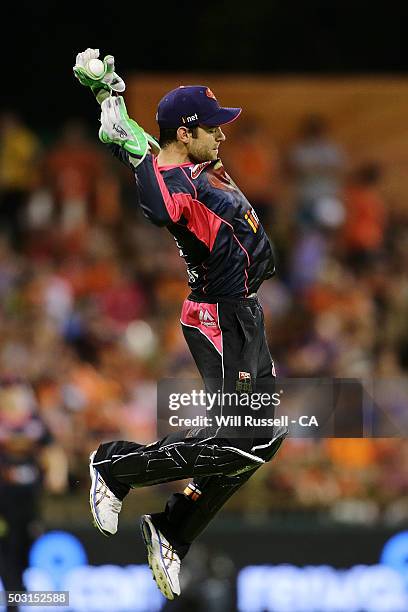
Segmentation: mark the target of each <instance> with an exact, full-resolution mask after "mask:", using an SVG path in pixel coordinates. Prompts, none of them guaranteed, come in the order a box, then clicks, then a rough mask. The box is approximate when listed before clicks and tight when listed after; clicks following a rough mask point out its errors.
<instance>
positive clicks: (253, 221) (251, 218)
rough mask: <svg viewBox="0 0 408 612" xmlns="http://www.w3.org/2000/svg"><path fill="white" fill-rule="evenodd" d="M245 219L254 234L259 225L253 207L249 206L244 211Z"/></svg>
mask: <svg viewBox="0 0 408 612" xmlns="http://www.w3.org/2000/svg"><path fill="white" fill-rule="evenodd" d="M245 221H246V222H247V223H248V224H249V225H250V226H251V229H252V231H253V232H254V234H256V232H257V231H258V227H259V219H258V216H257V214H256V212H255V211H254V209H253V208H250V209H249V210H247V212H246V213H245Z"/></svg>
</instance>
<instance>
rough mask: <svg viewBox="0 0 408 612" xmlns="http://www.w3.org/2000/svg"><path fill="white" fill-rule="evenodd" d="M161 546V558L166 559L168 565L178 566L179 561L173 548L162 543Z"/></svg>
mask: <svg viewBox="0 0 408 612" xmlns="http://www.w3.org/2000/svg"><path fill="white" fill-rule="evenodd" d="M161 545H162V548H164V549H165V552H164V554H163V558H164V559H167V560H168V561H170V564H171V563H173V562H175V563H177V564H178V565H180V559H179V557H178V554H177V553H176V551H175V549H174V548H173V546H171V545H170V544H169V545H167V544H165V543H164V542H163V541H162V543H161Z"/></svg>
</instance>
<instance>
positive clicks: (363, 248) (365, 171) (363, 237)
mask: <svg viewBox="0 0 408 612" xmlns="http://www.w3.org/2000/svg"><path fill="white" fill-rule="evenodd" d="M381 176H382V169H381V167H380V165H379V164H377V163H375V162H367V163H365V164H363V165H361V166H360V167H359V168H357V170H356V171H355V172H354V173H353V174H352V176H351V180H350V182H349V185H348V187H347V188H346V191H345V207H346V218H345V222H344V225H343V227H342V229H341V230H340V241H341V244H342V246H343V248H345V250H346V256H347V260H348V263H349V264H350V265H351V266H353V267H357V268H360V267H361V266H364V264H367V263H369V262H370V261H371V260H372V259H373V258H375V256H376V255H379V254H380V252H381V249H382V247H383V242H384V230H385V226H386V210H385V203H384V200H383V197H382V195H381V192H380V189H379V183H380V180H381Z"/></svg>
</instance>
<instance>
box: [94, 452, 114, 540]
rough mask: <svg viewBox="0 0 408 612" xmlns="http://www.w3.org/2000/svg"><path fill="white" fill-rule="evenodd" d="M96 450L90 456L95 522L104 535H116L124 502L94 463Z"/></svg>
mask: <svg viewBox="0 0 408 612" xmlns="http://www.w3.org/2000/svg"><path fill="white" fill-rule="evenodd" d="M95 455H96V451H94V452H93V453H91V454H90V456H89V474H90V476H91V489H90V491H89V505H90V506H91V512H92V516H93V519H94V524H95V527H96V528H97V529H99V531H100V532H101V533H103V535H105V536H110V535H114V534H115V533H116V532H117V530H118V518H119V512H120V511H121V509H122V502H121V501H120V499H118V498H117V497H116V495H114V493H112V491H111V490H110V489H109V487H108V485H107V484H106V483H105V481H104V479H103V478H102V476H101V475H100V473H99V471H98V469H97V466H94V465H93V459H94V457H95Z"/></svg>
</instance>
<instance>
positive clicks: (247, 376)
mask: <svg viewBox="0 0 408 612" xmlns="http://www.w3.org/2000/svg"><path fill="white" fill-rule="evenodd" d="M238 380H251V374H250V373H249V372H238Z"/></svg>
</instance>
